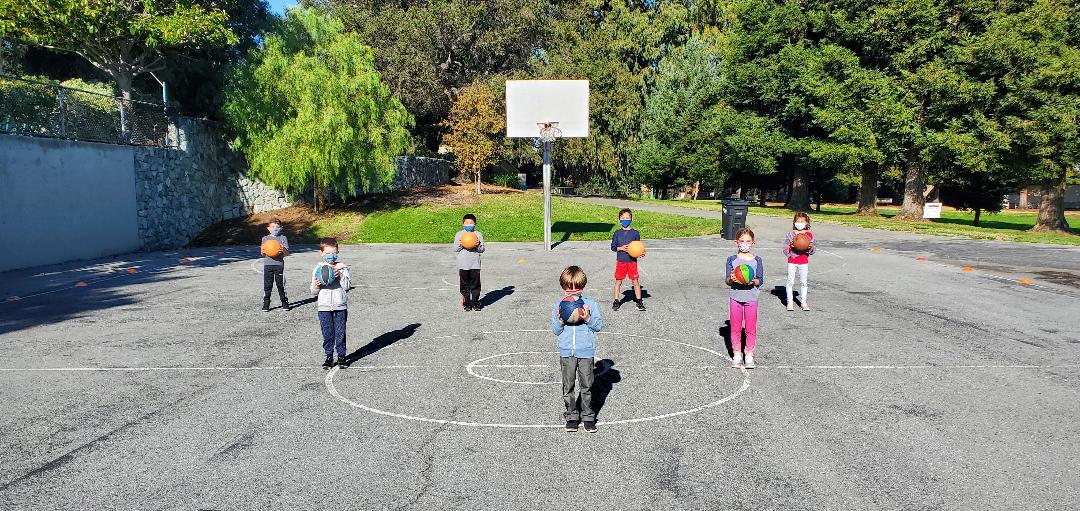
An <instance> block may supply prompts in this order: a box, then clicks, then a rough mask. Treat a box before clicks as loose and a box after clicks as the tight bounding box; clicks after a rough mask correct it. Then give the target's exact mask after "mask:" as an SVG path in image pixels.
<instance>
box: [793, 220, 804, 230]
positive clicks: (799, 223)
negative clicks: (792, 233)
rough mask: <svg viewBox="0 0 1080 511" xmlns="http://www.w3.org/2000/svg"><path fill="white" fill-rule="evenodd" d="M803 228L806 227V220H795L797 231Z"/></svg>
mask: <svg viewBox="0 0 1080 511" xmlns="http://www.w3.org/2000/svg"><path fill="white" fill-rule="evenodd" d="M803 229H806V222H795V230H796V231H801V230H803Z"/></svg>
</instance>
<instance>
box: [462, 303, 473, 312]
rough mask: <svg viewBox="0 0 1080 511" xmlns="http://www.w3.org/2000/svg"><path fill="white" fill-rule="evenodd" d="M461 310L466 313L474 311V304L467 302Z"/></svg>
mask: <svg viewBox="0 0 1080 511" xmlns="http://www.w3.org/2000/svg"><path fill="white" fill-rule="evenodd" d="M461 310H463V311H465V312H469V311H471V310H472V303H469V302H465V304H464V305H462V306H461Z"/></svg>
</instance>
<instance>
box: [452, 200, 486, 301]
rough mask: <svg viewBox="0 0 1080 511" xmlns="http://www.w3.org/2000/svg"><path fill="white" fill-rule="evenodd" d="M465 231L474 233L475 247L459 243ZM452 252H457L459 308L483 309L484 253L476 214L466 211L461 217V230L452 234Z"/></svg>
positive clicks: (482, 237)
mask: <svg viewBox="0 0 1080 511" xmlns="http://www.w3.org/2000/svg"><path fill="white" fill-rule="evenodd" d="M465 233H473V234H475V235H476V240H477V243H476V246H475V247H470V248H465V247H464V246H462V245H461V237H462V236H464V235H465ZM454 252H457V261H458V287H459V288H460V291H461V308H462V309H463V310H465V311H478V310H480V309H483V308H484V304H482V303H480V254H483V253H484V235H483V234H480V231H478V230H476V215H473V214H472V213H467V214H466V215H465V216H464V217H463V218H462V219H461V230H460V231H458V233H457V234H456V235H455V236H454Z"/></svg>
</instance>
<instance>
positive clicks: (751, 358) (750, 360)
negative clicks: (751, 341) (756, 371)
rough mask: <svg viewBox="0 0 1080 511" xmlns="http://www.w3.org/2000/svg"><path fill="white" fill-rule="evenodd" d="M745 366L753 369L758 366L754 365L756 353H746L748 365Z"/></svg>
mask: <svg viewBox="0 0 1080 511" xmlns="http://www.w3.org/2000/svg"><path fill="white" fill-rule="evenodd" d="M743 367H746V368H747V369H753V368H755V367H757V366H756V365H754V355H752V354H750V353H747V354H746V365H744V366H743Z"/></svg>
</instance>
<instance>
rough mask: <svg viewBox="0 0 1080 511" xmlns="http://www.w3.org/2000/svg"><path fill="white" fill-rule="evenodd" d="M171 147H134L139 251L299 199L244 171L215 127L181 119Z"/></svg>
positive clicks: (180, 241)
mask: <svg viewBox="0 0 1080 511" xmlns="http://www.w3.org/2000/svg"><path fill="white" fill-rule="evenodd" d="M175 136H176V137H177V140H178V146H177V148H176V149H159V148H137V149H136V153H135V181H136V199H137V214H138V218H139V222H138V224H139V237H140V238H141V239H142V242H143V247H142V248H143V250H161V249H170V248H178V247H182V246H184V245H186V244H187V243H188V242H189V241H191V239H192V238H194V237H195V235H197V234H198V233H199V232H201V231H202V230H203V229H205V228H206V227H208V226H210V225H211V224H213V223H215V222H219V221H221V220H228V219H230V218H236V217H239V216H245V215H249V214H252V213H259V212H262V211H268V210H272V209H280V208H284V207H288V206H290V205H293V204H295V203H297V202H299V200H298V199H296V198H295V197H290V196H288V195H287V194H285V193H284V192H281V191H279V190H276V189H274V188H271V187H269V186H267V185H265V184H263V183H262V182H259V181H257V180H253V179H251V178H249V177H247V176H246V175H245V173H246V167H245V164H244V160H243V158H242V156H241V155H240V154H238V153H236V152H235V151H233V150H231V149H229V147H228V144H227V143H226V142H225V140H224V138H223V137H222V136H221V133H220V132H219V131H218V129H217V128H216V127H215V126H213V125H211V124H208V123H206V122H203V121H197V120H193V119H186V118H180V119H179V120H178V121H177V125H176V131H175Z"/></svg>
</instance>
